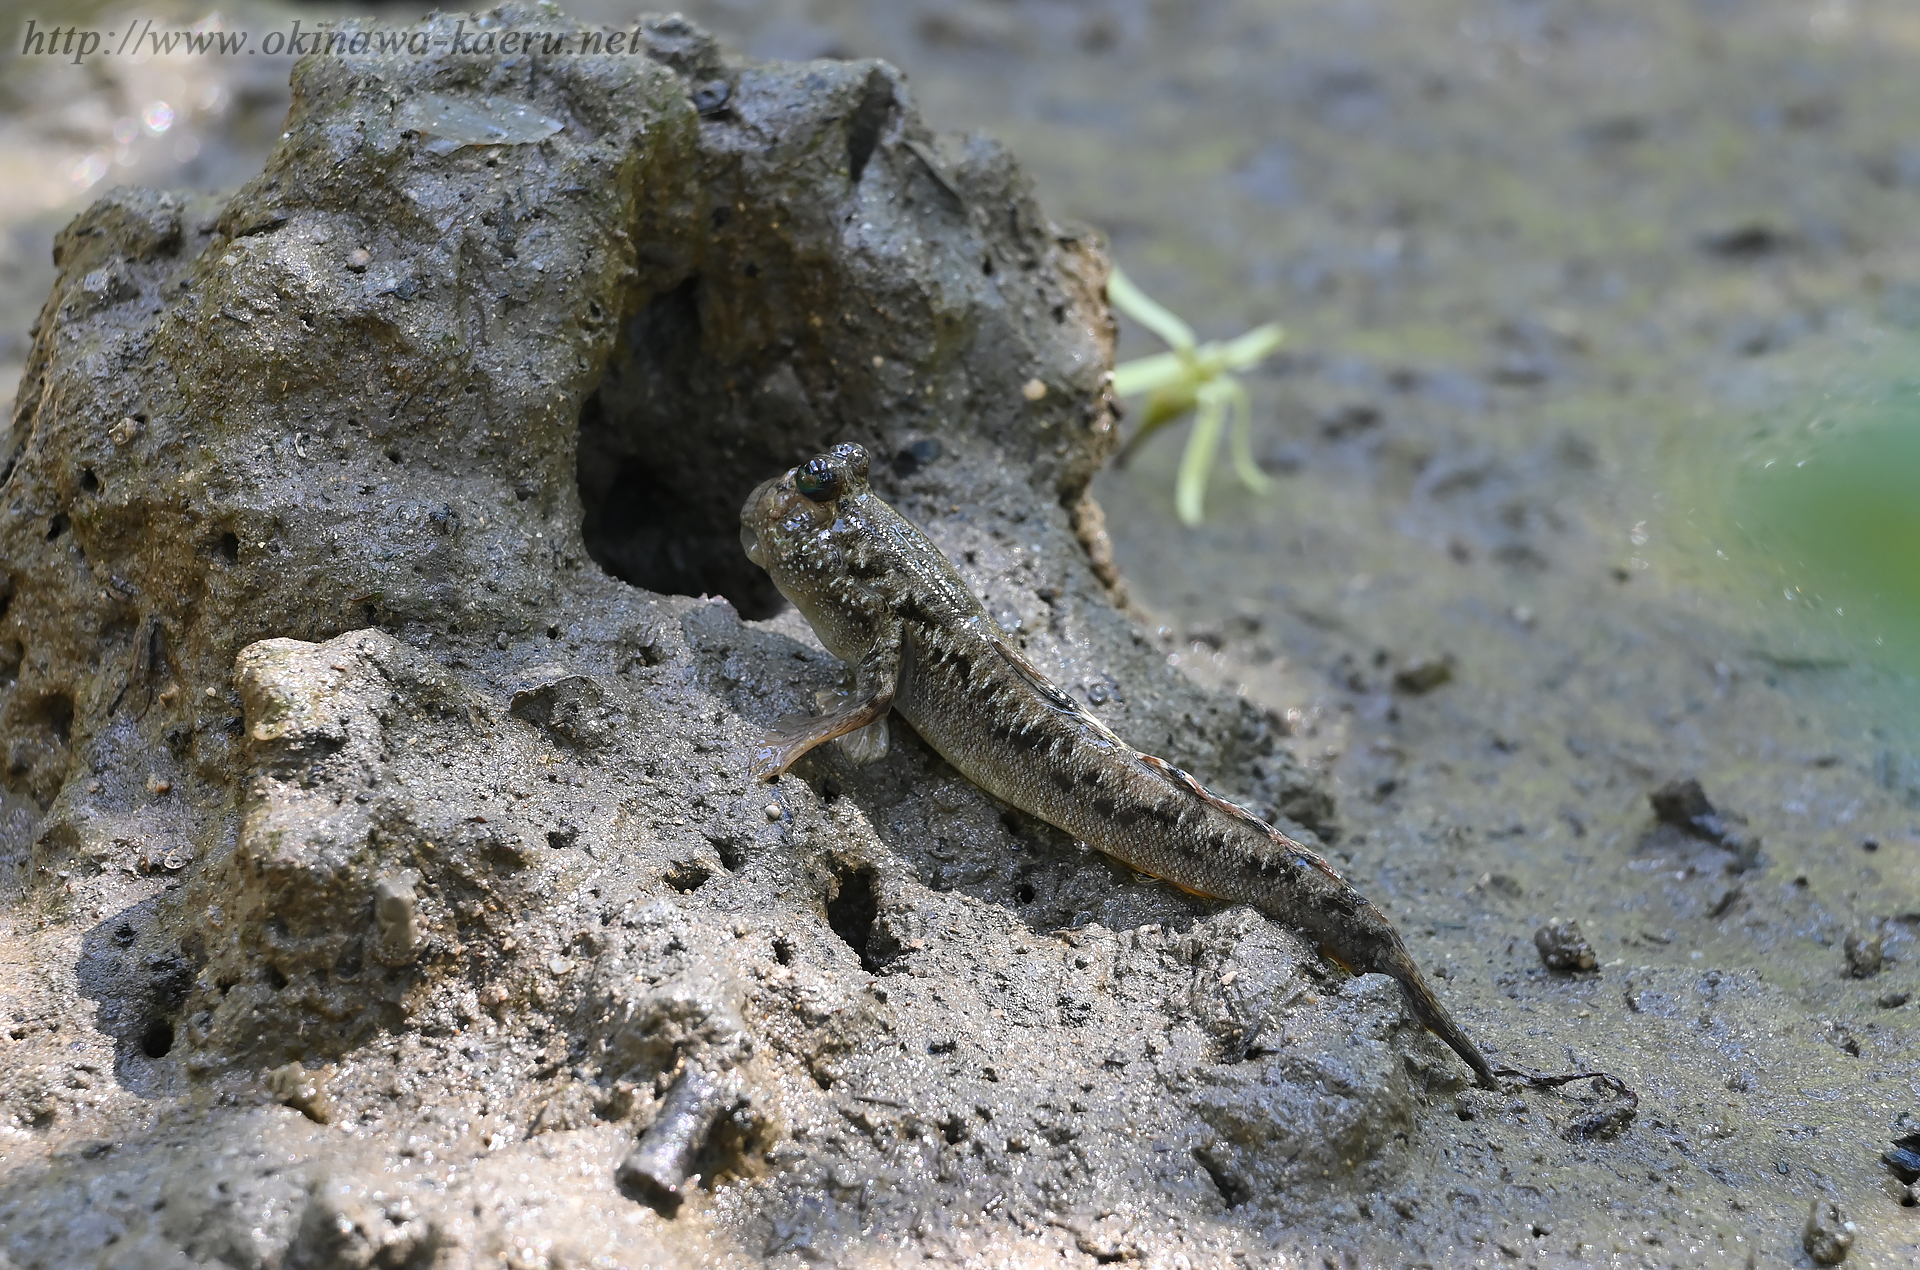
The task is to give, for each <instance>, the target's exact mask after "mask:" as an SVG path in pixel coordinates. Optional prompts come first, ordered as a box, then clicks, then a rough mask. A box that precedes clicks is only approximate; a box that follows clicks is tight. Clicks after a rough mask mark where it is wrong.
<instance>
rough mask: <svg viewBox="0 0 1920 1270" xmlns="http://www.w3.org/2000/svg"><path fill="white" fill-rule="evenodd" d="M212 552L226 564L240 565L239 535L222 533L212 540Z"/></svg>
mask: <svg viewBox="0 0 1920 1270" xmlns="http://www.w3.org/2000/svg"><path fill="white" fill-rule="evenodd" d="M213 549H214V551H215V552H216V553H217V554H218V555H219V557H220V558H221V559H222V560H224V561H226V562H227V563H228V564H238V563H240V535H239V534H236V533H224V534H221V535H220V536H219V537H218V538H216V539H215V540H214V543H213Z"/></svg>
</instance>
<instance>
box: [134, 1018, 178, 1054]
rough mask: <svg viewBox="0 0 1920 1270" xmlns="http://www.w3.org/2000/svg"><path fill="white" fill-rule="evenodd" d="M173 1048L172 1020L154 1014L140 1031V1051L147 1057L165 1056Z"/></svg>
mask: <svg viewBox="0 0 1920 1270" xmlns="http://www.w3.org/2000/svg"><path fill="white" fill-rule="evenodd" d="M172 1049H173V1020H172V1019H169V1018H166V1017H164V1016H162V1015H155V1016H154V1017H152V1018H150V1019H148V1020H147V1025H146V1027H144V1028H142V1029H141V1031H140V1052H141V1053H142V1054H145V1055H146V1056H147V1057H148V1058H165V1057H166V1056H167V1054H168V1053H169V1052H171V1051H172Z"/></svg>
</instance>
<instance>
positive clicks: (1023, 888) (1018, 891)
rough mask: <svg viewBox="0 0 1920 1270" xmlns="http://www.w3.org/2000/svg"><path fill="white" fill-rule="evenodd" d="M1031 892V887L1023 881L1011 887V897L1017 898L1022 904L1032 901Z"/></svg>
mask: <svg viewBox="0 0 1920 1270" xmlns="http://www.w3.org/2000/svg"><path fill="white" fill-rule="evenodd" d="M1033 894H1034V892H1033V887H1032V886H1030V885H1029V884H1027V883H1025V882H1022V883H1021V884H1020V885H1019V886H1016V887H1014V888H1013V898H1014V899H1016V900H1019V901H1020V902H1021V903H1022V904H1031V903H1033Z"/></svg>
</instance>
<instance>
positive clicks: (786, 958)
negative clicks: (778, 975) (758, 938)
mask: <svg viewBox="0 0 1920 1270" xmlns="http://www.w3.org/2000/svg"><path fill="white" fill-rule="evenodd" d="M773 959H774V960H775V961H777V962H779V963H780V964H781V965H783V966H791V965H792V964H793V941H792V940H791V939H788V938H786V937H785V936H784V935H783V936H781V937H780V938H779V939H776V940H774V941H773Z"/></svg>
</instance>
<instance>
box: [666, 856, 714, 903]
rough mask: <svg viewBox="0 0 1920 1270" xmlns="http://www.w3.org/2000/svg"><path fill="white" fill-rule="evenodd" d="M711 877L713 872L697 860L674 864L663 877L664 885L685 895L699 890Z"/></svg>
mask: <svg viewBox="0 0 1920 1270" xmlns="http://www.w3.org/2000/svg"><path fill="white" fill-rule="evenodd" d="M712 876H713V870H712V869H709V868H708V867H707V866H706V865H704V864H701V863H700V862H699V861H697V860H687V861H683V862H680V863H677V864H675V865H674V866H673V867H672V868H670V869H668V870H667V872H666V875H665V881H666V884H667V885H668V886H670V887H672V888H673V889H674V890H676V891H678V892H680V893H681V894H682V895H685V894H687V893H689V892H692V891H697V890H699V889H700V888H701V887H702V886H704V885H706V882H707V879H709V878H711V877H712Z"/></svg>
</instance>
